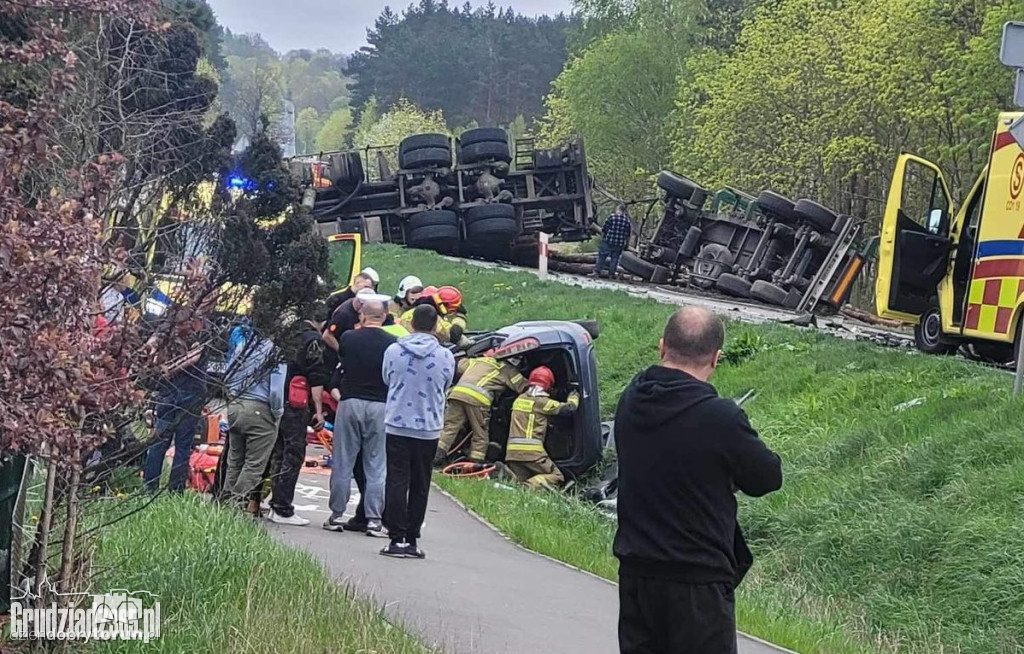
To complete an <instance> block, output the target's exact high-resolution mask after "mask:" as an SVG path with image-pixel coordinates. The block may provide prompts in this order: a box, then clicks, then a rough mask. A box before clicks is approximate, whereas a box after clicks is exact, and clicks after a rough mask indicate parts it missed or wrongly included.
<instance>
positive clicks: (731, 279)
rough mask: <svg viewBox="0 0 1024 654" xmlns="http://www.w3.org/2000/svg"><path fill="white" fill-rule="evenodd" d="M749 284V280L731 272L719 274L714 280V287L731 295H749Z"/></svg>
mask: <svg viewBox="0 0 1024 654" xmlns="http://www.w3.org/2000/svg"><path fill="white" fill-rule="evenodd" d="M750 286H751V283H750V282H748V281H747V280H745V279H743V278H742V277H738V276H736V275H733V274H731V273H725V274H723V275H720V276H719V277H718V279H717V280H716V281H715V288H717V289H718V290H720V291H722V292H723V293H725V294H726V295H731V296H733V297H744V298H745V297H750Z"/></svg>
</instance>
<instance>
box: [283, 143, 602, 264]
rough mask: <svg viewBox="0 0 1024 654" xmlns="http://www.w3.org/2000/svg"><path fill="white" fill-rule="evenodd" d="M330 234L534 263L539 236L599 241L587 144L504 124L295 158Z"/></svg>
mask: <svg viewBox="0 0 1024 654" xmlns="http://www.w3.org/2000/svg"><path fill="white" fill-rule="evenodd" d="M290 166H291V169H292V172H293V174H294V175H296V176H297V177H298V179H300V180H301V182H302V183H303V185H304V186H305V195H304V199H303V203H304V204H305V206H307V207H308V208H309V209H310V211H311V213H312V215H313V217H314V218H315V219H316V221H317V223H318V225H319V227H320V230H321V232H322V233H323V234H324V235H331V234H344V233H358V234H360V235H361V236H362V238H363V240H364V241H366V242H370V243H373V242H387V243H398V244H403V245H406V246H409V247H414V248H423V249H429V250H435V251H437V252H440V253H443V254H460V255H464V256H465V255H469V256H479V257H482V258H487V259H497V260H513V261H517V262H520V263H523V264H525V265H529V264H531V263H533V262H535V261H536V258H537V252H538V247H537V235H538V234H539V233H540V232H546V233H548V234H550V235H551V241H552V242H557V241H563V242H564V241H584V240H587V239H589V238H591V236H592V234H593V225H594V208H593V203H592V199H591V186H590V178H589V175H588V172H587V162H586V152H585V150H584V147H583V141H582V139H580V138H573V139H570V140H569V141H567V142H565V143H563V144H561V145H558V146H556V147H553V148H540V147H537V145H536V143H535V142H534V140H533V139H532V138H523V139H517V140H516V141H515V142H514V143H510V142H509V137H508V134H507V132H505V130H503V129H498V128H490V127H485V128H479V129H471V130H468V131H466V132H464V133H462V134H461V135H460V136H459V137H457V138H452V137H450V136H448V135H446V134H416V135H413V136H410V137H408V138H406V139H404V140H402V142H401V143H399V144H398V146H397V147H394V146H387V147H384V146H380V147H369V148H365V149H363V150H358V151H357V150H349V151H343V152H328V153H322V154H317V155H312V156H299V157H295V158H292V159H291V160H290Z"/></svg>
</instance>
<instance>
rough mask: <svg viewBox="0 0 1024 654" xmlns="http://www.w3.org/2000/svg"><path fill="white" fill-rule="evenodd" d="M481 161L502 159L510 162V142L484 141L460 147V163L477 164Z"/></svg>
mask: <svg viewBox="0 0 1024 654" xmlns="http://www.w3.org/2000/svg"><path fill="white" fill-rule="evenodd" d="M481 161H502V162H504V163H510V162H511V161H512V155H511V154H509V150H508V143H497V142H495V141H482V142H480V143H474V144H473V145H464V146H462V147H461V148H460V149H459V163H464V164H475V163H479V162H481Z"/></svg>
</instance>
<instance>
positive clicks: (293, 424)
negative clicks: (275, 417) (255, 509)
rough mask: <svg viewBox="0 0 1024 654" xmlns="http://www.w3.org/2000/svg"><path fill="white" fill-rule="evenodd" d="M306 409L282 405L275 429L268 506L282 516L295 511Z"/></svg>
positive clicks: (307, 415) (302, 452)
mask: <svg viewBox="0 0 1024 654" xmlns="http://www.w3.org/2000/svg"><path fill="white" fill-rule="evenodd" d="M309 418H310V415H309V409H293V408H291V407H289V406H286V407H285V408H284V415H282V416H281V424H280V425H279V426H278V428H277V443H276V444H275V445H274V454H273V456H272V458H271V479H272V480H273V481H272V482H271V484H272V486H271V488H272V491H271V492H272V495H271V498H270V508H272V509H274V512H275V513H277V514H278V515H281V516H284V517H286V518H287V517H291V516H292V515H294V513H295V506H294V504H293V503H294V501H295V484H297V483H298V482H299V473H300V472H302V466H303V465H305V463H306V426H307V425H308V424H309Z"/></svg>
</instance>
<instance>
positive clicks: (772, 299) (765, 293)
mask: <svg viewBox="0 0 1024 654" xmlns="http://www.w3.org/2000/svg"><path fill="white" fill-rule="evenodd" d="M787 295H789V291H787V290H786V289H784V288H780V287H778V286H776V285H775V284H771V283H769V282H766V281H763V280H759V281H756V282H754V283H753V284H752V285H751V287H750V297H752V298H754V299H755V300H761V301H762V302H767V303H768V304H774V305H776V306H780V307H781V306H782V305H783V304H785V302H786V296H787Z"/></svg>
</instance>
